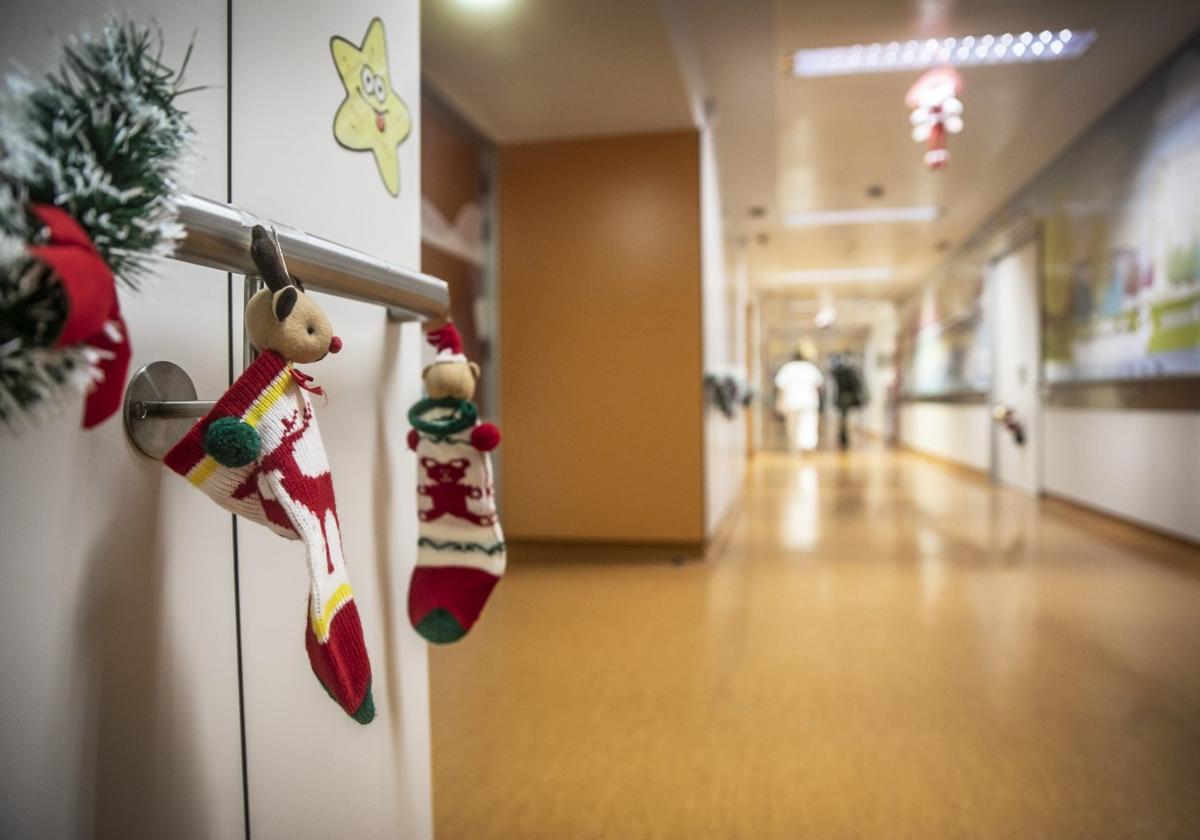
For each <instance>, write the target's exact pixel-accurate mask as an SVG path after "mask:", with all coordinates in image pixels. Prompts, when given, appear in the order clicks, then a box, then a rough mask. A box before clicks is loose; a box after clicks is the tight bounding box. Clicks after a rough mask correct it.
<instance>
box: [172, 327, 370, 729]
mask: <svg viewBox="0 0 1200 840" xmlns="http://www.w3.org/2000/svg"><path fill="white" fill-rule="evenodd" d="M301 377H303V374H300V373H298V372H297V371H294V370H293V368H292V365H291V364H290V363H289V362H285V361H284V360H283V359H282V358H281V357H280V356H279V355H278V354H276V353H274V352H272V351H269V350H268V351H266V352H264V353H263V354H262V355H260V356H259V357H258V359H256V360H255V361H254V363H253V364H252V365H251V366H250V367H249V368H247V369H246V371H245V373H243V374H242V375H241V377H239V378H238V380H237V382H235V383H234V384H233V386H232V387H231V388H230V389H229V390H228V391H226V392H225V395H224V396H223V397H221V399H220V400H218V401H217V404H216V405H215V406H214V407H213V409H212V411H210V412H209V414H208V415H207V416H206V417H204V418H203V419H202V420H201V421H200V422H199V423H197V424H196V425H195V426H194V427H192V430H191V431H190V432H188V434H187V436H186V437H184V438H183V440H181V441H180V442H179V443H178V444H176V446H175V448H174V449H172V450H171V451H170V452H169V453H168V454H167V456H166V458H165V459H164V462H165V463H166V464H167V466H169V467H170V468H171V469H173V470H174V471H175V472H177V473H179V474H180V475H182V476H184V477H185V478H187V480H188V481H190V482H191V483H192V484H194V485H195V486H197V487H199V488H200V489H201V490H203V491H204V492H205V493H206V494H207V495H208V496H209V497H210V498H212V499H213V500H214V501H215V502H217V504H219V505H221V506H222V507H224V508H226V509H227V510H230V511H232V512H233V513H236V514H238V515H240V516H244V517H246V518H248V519H251V520H253V521H255V522H258V523H259V524H262V525H266V526H267V527H268V528H270V529H271V530H272V531H274V532H275V533H277V534H279V535H280V536H283V537H287V538H288V539H293V540H294V539H300V540H303V541H304V546H305V549H306V554H307V559H308V571H309V580H310V589H309V600H308V620H307V621H306V622H305V630H304V647H305V649H306V651H307V652H308V659H309V664H310V665H311V666H312V670H313V673H314V674H316V676H317V679H318V680H319V681H320V683H321V685H322V686H323V687H324V689H325V690H326V691H327V692H328V693H329V695H330V696H331V697H332V698H333V699H334V700H335V701H336V702H337V703H338V705H340V706H341V707H342V709H344V710H345V712H346V714H348V715H350V716H351V717H352V718H354V719H355V720H356V721H358V722H359V723H364V724H365V723H370V722H371V720H372V719H373V718H374V717H375V704H374V701H373V699H372V696H371V663H370V660H369V659H368V658H367V648H366V645H365V644H364V642H363V634H362V625H361V623H360V621H359V617H358V610H357V608H356V607H355V605H354V595H353V592H352V590H351V589H350V581H349V579H348V578H347V575H346V563H345V560H344V559H343V557H342V538H341V530H340V528H339V526H338V516H337V507H336V505H335V502H334V496H333V477H332V475H331V474H330V471H329V462H328V460H327V459H326V456H325V447H324V445H323V443H322V441H321V433H320V430H319V429H318V428H317V419H316V417H315V416H314V415H313V409H312V404H311V403H310V402H309V400H308V395H307V394H306V393H305V390H304V388H303V387H301V385H302V382H301V381H300V378H301Z"/></svg>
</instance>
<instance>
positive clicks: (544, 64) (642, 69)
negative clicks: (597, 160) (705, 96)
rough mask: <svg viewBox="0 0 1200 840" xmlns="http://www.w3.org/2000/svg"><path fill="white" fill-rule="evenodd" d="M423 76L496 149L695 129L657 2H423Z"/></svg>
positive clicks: (458, 0)
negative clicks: (567, 139) (536, 142)
mask: <svg viewBox="0 0 1200 840" xmlns="http://www.w3.org/2000/svg"><path fill="white" fill-rule="evenodd" d="M421 66H422V70H423V72H424V74H425V76H426V77H427V78H428V79H429V80H430V81H431V82H432V83H433V84H434V86H435V87H436V88H437V89H438V91H439V92H440V93H441V94H442V95H443V96H445V97H446V98H447V99H449V100H450V102H451V104H453V105H454V106H455V107H456V108H457V109H458V110H459V111H461V112H462V113H463V115H464V116H466V117H467V118H468V119H470V120H471V121H472V122H474V123H475V125H476V127H477V128H479V129H480V130H481V131H482V132H483V133H484V134H486V135H488V136H489V137H491V138H492V139H493V140H495V141H496V142H497V143H513V142H519V141H524V140H543V139H551V138H559V137H577V136H582V135H589V134H626V133H631V132H640V131H663V130H668V129H678V128H686V127H689V126H691V125H693V122H692V115H691V111H690V110H689V108H688V99H687V96H686V94H685V91H684V87H683V82H682V79H681V78H680V75H679V70H678V67H677V65H676V63H675V57H674V53H673V51H672V48H671V44H670V42H669V40H668V33H667V29H666V27H665V26H664V25H663V23H662V20H661V18H660V17H659V14H658V9H657V8H656V6H655V4H654V3H653V2H651V0H567V2H563V0H550V1H549V2H547V0H499V2H497V1H496V0H493V2H490V3H484V2H482V0H422V3H421Z"/></svg>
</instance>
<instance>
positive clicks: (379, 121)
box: [375, 112, 384, 131]
mask: <svg viewBox="0 0 1200 840" xmlns="http://www.w3.org/2000/svg"><path fill="white" fill-rule="evenodd" d="M375 127H376V128H378V129H379V130H380V131H383V129H384V121H383V114H380V113H378V112H376V114H375Z"/></svg>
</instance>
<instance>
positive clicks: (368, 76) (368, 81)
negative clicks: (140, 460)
mask: <svg viewBox="0 0 1200 840" xmlns="http://www.w3.org/2000/svg"><path fill="white" fill-rule="evenodd" d="M361 75H362V90H363V93H366V94H369V93H371V91H373V90H374V89H375V79H376V77H375V74H374V73H372V72H371V68H370V67H368V66H367V65H365V64H364V65H363V66H362V74H361Z"/></svg>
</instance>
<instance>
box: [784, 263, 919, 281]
mask: <svg viewBox="0 0 1200 840" xmlns="http://www.w3.org/2000/svg"><path fill="white" fill-rule="evenodd" d="M895 276H896V272H894V271H893V270H892V269H891V268H889V267H887V266H880V267H878V268H819V269H803V270H800V271H781V272H779V273H777V274H774V275H772V278H773V279H774V280H776V281H777V282H779V283H885V282H887V281H888V280H891V279H892V278H893V277H895Z"/></svg>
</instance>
